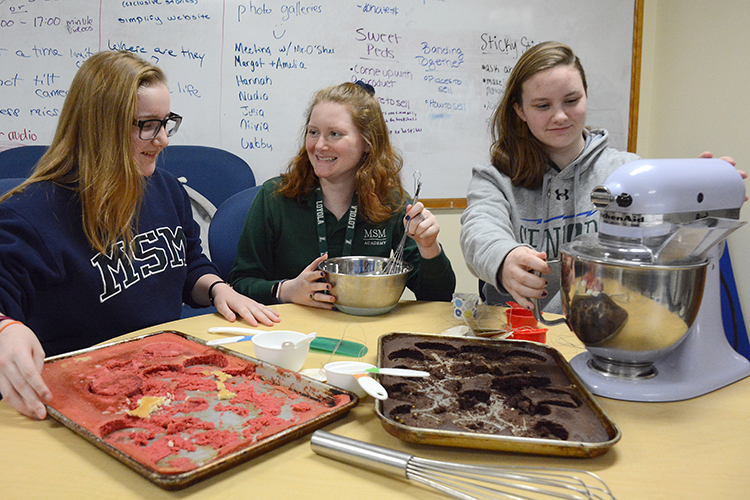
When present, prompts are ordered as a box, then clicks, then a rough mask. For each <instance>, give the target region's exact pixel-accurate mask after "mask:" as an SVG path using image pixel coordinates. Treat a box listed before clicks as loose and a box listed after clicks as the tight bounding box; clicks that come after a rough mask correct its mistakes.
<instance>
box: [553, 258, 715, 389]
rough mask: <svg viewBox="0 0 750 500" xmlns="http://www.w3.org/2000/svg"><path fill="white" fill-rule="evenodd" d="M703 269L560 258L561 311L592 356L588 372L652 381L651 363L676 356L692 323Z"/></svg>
mask: <svg viewBox="0 0 750 500" xmlns="http://www.w3.org/2000/svg"><path fill="white" fill-rule="evenodd" d="M707 264H708V262H707V261H706V262H702V263H699V264H693V265H683V266H657V265H644V264H632V265H631V264H622V263H610V262H600V261H596V260H588V259H583V258H580V257H576V256H572V255H569V254H566V253H565V252H562V267H561V273H562V280H561V282H562V286H561V288H562V292H561V295H562V302H563V311H564V313H565V317H566V319H567V322H568V326H570V328H571V330H573V333H575V334H576V336H577V337H578V338H579V339H580V340H581V342H583V343H584V345H585V346H586V349H587V350H588V351H589V353H590V354H591V355H592V359H591V362H590V363H589V365H590V367H591V368H592V369H594V370H596V371H599V372H601V373H604V374H607V375H615V376H620V377H625V378H644V377H650V376H654V375H655V374H656V372H655V369H654V367H653V362H654V361H656V360H658V359H660V358H661V357H662V356H664V355H666V354H668V353H670V352H671V351H672V350H674V349H675V348H676V347H677V346H678V345H679V344H680V342H681V341H682V340H683V339H684V338H685V334H686V333H687V331H688V329H689V328H690V327H691V326H692V324H693V321H695V317H696V315H697V314H698V309H699V307H700V304H701V299H702V297H703V286H704V283H705V278H706V268H707ZM584 308H586V309H584Z"/></svg>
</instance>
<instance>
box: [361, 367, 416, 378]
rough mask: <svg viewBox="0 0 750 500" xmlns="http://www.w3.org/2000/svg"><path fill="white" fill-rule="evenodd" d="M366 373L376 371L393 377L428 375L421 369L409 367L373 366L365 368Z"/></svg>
mask: <svg viewBox="0 0 750 500" xmlns="http://www.w3.org/2000/svg"><path fill="white" fill-rule="evenodd" d="M365 371H366V372H367V373H377V374H378V375H392V376H394V377H429V376H430V372H424V371H422V370H411V369H409V368H378V367H377V366H373V367H372V368H368V369H367V370H365Z"/></svg>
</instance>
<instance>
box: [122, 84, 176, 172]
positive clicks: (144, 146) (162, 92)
mask: <svg viewBox="0 0 750 500" xmlns="http://www.w3.org/2000/svg"><path fill="white" fill-rule="evenodd" d="M169 110H170V98H169V89H167V86H166V85H164V84H163V83H156V84H154V85H149V86H147V87H141V88H139V89H138V105H137V108H136V121H140V120H164V119H165V118H166V117H167V116H169ZM139 132H140V131H139V129H138V126H137V125H133V133H132V136H131V140H132V143H133V155H134V156H135V161H136V163H137V164H138V168H139V170H140V171H141V173H142V174H143V175H145V176H147V177H148V176H150V175H151V174H153V173H154V170H155V169H156V158H157V156H158V155H159V153H160V152H161V150H162V149H164V148H165V147H167V146H168V145H169V137H168V136H167V131H166V129H165V128H164V127H161V130H159V133H158V134H156V137H154V138H153V139H151V140H143V139H141V138H140V137H139Z"/></svg>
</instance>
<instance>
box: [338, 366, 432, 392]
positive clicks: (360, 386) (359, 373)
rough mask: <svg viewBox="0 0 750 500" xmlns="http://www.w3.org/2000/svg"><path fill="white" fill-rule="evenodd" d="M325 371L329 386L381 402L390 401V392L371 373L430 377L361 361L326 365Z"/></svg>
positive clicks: (417, 371) (427, 374) (414, 371)
mask: <svg viewBox="0 0 750 500" xmlns="http://www.w3.org/2000/svg"><path fill="white" fill-rule="evenodd" d="M323 369H324V370H325V374H326V379H327V380H328V383H329V384H331V385H335V386H336V387H341V388H342V389H345V390H347V391H351V392H353V393H355V394H356V395H357V396H359V397H363V396H364V395H365V394H369V395H370V396H372V397H374V398H376V399H380V400H385V399H388V392H387V391H386V390H385V387H383V386H382V385H381V384H380V382H378V381H377V380H375V379H374V378H371V377H369V376H368V375H369V373H379V374H381V375H395V376H402V377H403V376H410V377H429V376H430V374H429V373H428V372H422V371H419V370H407V369H405V368H378V367H377V366H375V365H371V364H370V363H364V362H361V361H334V362H333V363H328V364H326V365H325V366H324V367H323Z"/></svg>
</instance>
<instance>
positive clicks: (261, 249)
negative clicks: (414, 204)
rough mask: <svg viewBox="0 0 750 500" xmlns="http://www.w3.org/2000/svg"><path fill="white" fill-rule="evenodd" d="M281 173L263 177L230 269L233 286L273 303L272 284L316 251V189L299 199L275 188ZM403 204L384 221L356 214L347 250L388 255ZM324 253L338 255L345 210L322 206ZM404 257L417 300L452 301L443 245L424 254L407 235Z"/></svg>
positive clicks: (452, 285) (400, 229) (401, 227)
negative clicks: (336, 213) (337, 212)
mask: <svg viewBox="0 0 750 500" xmlns="http://www.w3.org/2000/svg"><path fill="white" fill-rule="evenodd" d="M280 181H281V178H280V177H276V178H273V179H270V180H268V181H266V182H265V183H264V184H263V186H262V187H261V189H260V191H258V194H257V196H256V197H255V200H254V201H253V205H252V207H250V210H249V211H248V213H247V217H246V218H245V226H244V228H243V230H242V235H241V236H240V242H239V245H238V248H237V257H236V259H235V261H234V267H233V268H232V272H231V274H230V277H229V279H230V282H231V283H232V286H233V287H234V289H235V290H237V291H238V292H239V293H242V294H245V295H247V296H248V297H251V298H252V299H254V300H257V301H258V302H262V303H264V304H273V303H274V302H275V297H273V295H272V292H271V289H272V288H273V285H274V284H275V283H276V282H277V281H280V280H283V279H293V278H296V277H297V276H298V275H299V273H301V272H302V270H303V269H304V268H305V267H307V266H308V265H310V263H311V262H312V261H313V260H315V259H316V258H318V257H319V256H320V250H319V246H318V232H317V224H316V220H317V218H316V210H315V193H314V192H313V193H311V194H310V195H308V197H307V198H306V199H305V200H303V201H302V203H298V202H297V201H296V200H293V199H289V198H286V197H284V196H281V195H279V194H277V193H276V191H277V189H278V186H279V183H280ZM405 215H406V207H402V208H401V209H400V210H399V211H398V212H397V213H395V214H394V215H393V217H391V218H390V219H389V220H388V221H386V222H384V223H382V224H377V225H372V224H368V223H367V222H366V221H365V220H364V219H363V218H362V217H361V216H360V215H358V216H357V220H356V224H355V228H354V240H353V242H352V251H351V255H363V256H364V255H366V256H371V257H389V256H390V253H391V249H394V248H395V247H397V246H398V244H399V241H400V240H401V236H402V235H403V234H404V225H403V218H404V216H405ZM324 216H325V223H326V224H325V227H326V237H327V240H328V256H329V257H340V256H342V251H343V247H344V236H345V234H346V226H347V216H346V215H344V217H342V218H341V220H336V217H335V216H334V215H333V214H332V213H331V212H329V211H328V210H324ZM404 260H405V261H407V262H409V263H410V264H412V265H413V266H414V271H413V272H412V274H411V275H410V276H409V279H408V280H407V283H406V286H407V287H408V288H409V289H410V290H411V291H412V292H414V295H415V296H416V297H417V299H418V300H439V301H450V300H451V298H452V295H453V291H454V290H455V288H456V276H455V274H454V273H453V268H452V267H451V263H450V261H449V260H448V257H447V256H446V255H445V252H443V251H442V250H441V252H440V255H438V256H437V257H435V258H433V259H423V258H422V257H421V256H420V255H419V250H418V248H417V244H416V243H415V242H414V240H412V239H411V238H409V237H407V238H406V247H405V249H404Z"/></svg>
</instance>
